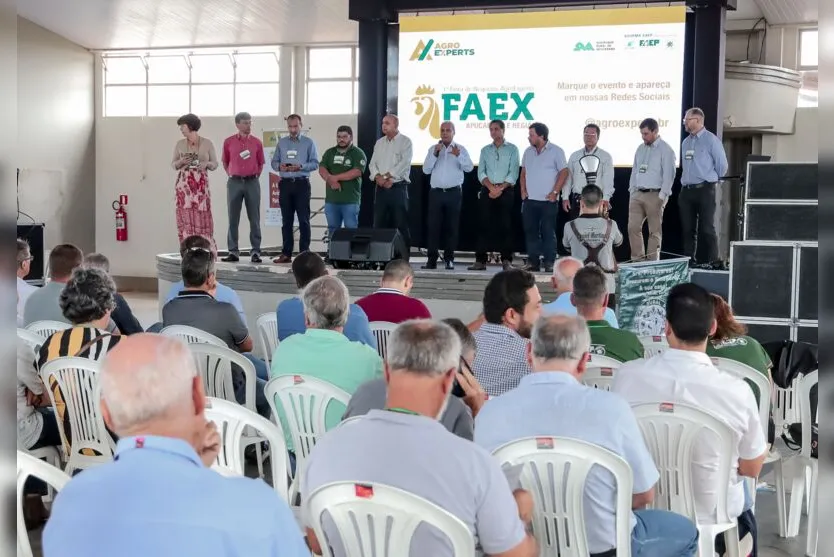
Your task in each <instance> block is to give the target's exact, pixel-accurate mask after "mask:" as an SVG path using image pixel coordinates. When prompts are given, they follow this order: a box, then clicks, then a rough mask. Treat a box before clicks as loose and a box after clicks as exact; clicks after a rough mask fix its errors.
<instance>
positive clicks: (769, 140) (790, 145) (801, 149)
mask: <svg viewBox="0 0 834 557" xmlns="http://www.w3.org/2000/svg"><path fill="white" fill-rule="evenodd" d="M761 149H762V150H761V154H762V155H770V156H771V157H773V160H774V161H778V162H817V161H818V158H819V111H818V109H817V108H816V107H800V108H797V109H796V120H795V121H794V131H793V133H792V134H790V135H763V136H762V147H761Z"/></svg>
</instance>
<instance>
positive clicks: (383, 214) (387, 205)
mask: <svg viewBox="0 0 834 557" xmlns="http://www.w3.org/2000/svg"><path fill="white" fill-rule="evenodd" d="M374 228H396V229H397V230H399V231H400V236H402V237H403V242H404V243H405V254H404V257H405V258H406V259H408V256H409V254H410V253H411V235H410V234H409V232H408V182H404V181H403V182H396V183H395V184H394V185H393V186H391V188H390V189H386V188H381V187H379V186H377V188H376V196H375V198H374Z"/></svg>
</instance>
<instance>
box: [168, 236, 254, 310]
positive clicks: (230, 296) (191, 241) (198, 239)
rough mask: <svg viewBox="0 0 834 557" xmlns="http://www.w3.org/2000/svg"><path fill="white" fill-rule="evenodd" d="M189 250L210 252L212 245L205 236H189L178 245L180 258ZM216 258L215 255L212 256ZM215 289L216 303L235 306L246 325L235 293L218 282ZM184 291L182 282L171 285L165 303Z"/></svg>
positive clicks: (241, 304) (241, 306)
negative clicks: (199, 249)
mask: <svg viewBox="0 0 834 557" xmlns="http://www.w3.org/2000/svg"><path fill="white" fill-rule="evenodd" d="M191 248H202V249H204V250H208V251H211V249H212V243H211V242H210V241H209V240H208V239H207V238H206V237H205V236H199V235H194V236H189V237H188V238H186V239H185V240H183V241H182V244H180V256H181V257H185V254H186V252H187V251H188V250H190V249H191ZM214 256H215V257H217V254H214ZM216 284H217V288H216V289H215V293H214V298H215V299H216V300H217V301H218V302H226V303H229V304H232V305H233V306H235V309H236V310H237V312H238V314H239V315H240V320H241V321H242V322H243V324H244V325H245V324H246V313H245V312H244V311H243V303H242V302H241V301H240V296H238V294H237V292H235V291H234V290H232V289H231V288H229V287H228V286H226V285H225V284H221V283H219V282H217V283H216ZM183 290H185V284H184V283H183V281H179V282H175V283H174V284H172V285H171V289H170V290H168V296H167V297H166V298H165V303H166V304H167V303H168V302H170V301H171V300H173V299H174V298H176V297H177V295H178V294H179V293H180V292H182V291H183Z"/></svg>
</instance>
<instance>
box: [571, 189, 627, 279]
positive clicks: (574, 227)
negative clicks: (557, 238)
mask: <svg viewBox="0 0 834 557" xmlns="http://www.w3.org/2000/svg"><path fill="white" fill-rule="evenodd" d="M562 243H563V244H564V245H565V247H566V248H567V249H568V250H570V253H571V255H572V256H574V257H576V258H577V259H579V260H581V261H583V263H584V264H585V265H596V266H597V267H599V268H600V269H602V270H603V272H605V274H606V275H607V277H608V292H616V288H617V285H616V283H615V280H614V279H615V277H616V275H617V259H616V258H615V257H614V246H619V245H620V244H622V243H623V235H622V233H621V232H620V229H619V228H617V221H615V220H614V219H609V218H606V217H604V216H602V190H601V189H600V188H599V186H585V187H584V188H582V197H581V199H580V200H579V217H577V218H576V219H574V220H572V221H570V222H569V223H567V224H566V225H565V233H564V235H563V236H562Z"/></svg>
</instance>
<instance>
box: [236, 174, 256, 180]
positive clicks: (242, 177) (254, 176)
mask: <svg viewBox="0 0 834 557" xmlns="http://www.w3.org/2000/svg"><path fill="white" fill-rule="evenodd" d="M229 178H231V179H232V180H255V179H257V178H258V175H257V174H252V175H251V176H229Z"/></svg>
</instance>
